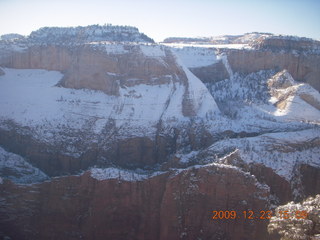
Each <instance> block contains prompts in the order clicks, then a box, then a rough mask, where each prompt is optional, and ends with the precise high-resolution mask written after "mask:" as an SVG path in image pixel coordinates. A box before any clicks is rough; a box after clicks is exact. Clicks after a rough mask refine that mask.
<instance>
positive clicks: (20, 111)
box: [0, 68, 217, 142]
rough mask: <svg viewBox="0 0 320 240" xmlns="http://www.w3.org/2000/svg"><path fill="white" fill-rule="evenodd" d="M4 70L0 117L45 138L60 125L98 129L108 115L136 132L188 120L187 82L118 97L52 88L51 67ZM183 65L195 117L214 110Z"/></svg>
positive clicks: (127, 89)
mask: <svg viewBox="0 0 320 240" xmlns="http://www.w3.org/2000/svg"><path fill="white" fill-rule="evenodd" d="M3 70H4V72H5V75H3V76H0V121H6V120H13V121H14V122H16V123H17V124H19V125H22V126H28V127H31V128H33V129H34V137H39V138H41V139H42V140H46V141H48V142H50V140H51V139H52V131H54V130H57V129H59V128H60V129H61V127H67V128H68V129H82V128H83V127H84V126H85V125H86V124H88V122H90V124H91V125H90V128H91V130H92V132H94V133H96V134H99V133H100V132H101V131H102V129H103V128H104V127H105V124H106V123H107V122H108V121H109V120H110V119H115V124H116V127H121V126H122V125H124V124H125V126H126V129H129V130H126V131H127V134H130V131H131V133H132V134H133V133H134V134H138V135H137V136H140V135H141V134H142V135H146V134H148V132H150V134H152V133H154V130H155V129H153V126H155V124H156V123H157V122H158V121H159V120H160V119H162V120H164V122H168V123H170V124H171V123H172V122H176V124H177V123H179V124H180V123H182V122H184V121H188V119H187V118H185V117H184V116H183V114H182V100H183V94H184V93H185V86H184V85H183V84H179V83H173V81H171V83H169V84H165V85H145V84H140V85H136V86H134V87H125V86H123V87H122V88H120V96H118V97H115V96H109V95H107V94H104V93H103V92H100V91H93V90H75V89H68V88H61V87H56V86H55V85H56V84H57V83H58V81H59V80H60V79H61V78H62V76H63V75H62V74H61V73H59V72H55V71H46V70H31V69H29V70H28V69H8V68H5V69H3ZM185 70H186V71H187V75H188V76H189V77H190V79H189V92H190V96H191V97H192V98H194V99H191V100H192V101H194V102H195V105H196V107H197V109H198V113H199V117H202V116H203V115H205V114H206V113H208V114H209V115H210V114H211V113H212V112H214V111H217V107H216V105H215V102H214V100H213V98H212V96H211V95H210V93H209V92H208V90H207V89H206V87H205V86H204V85H203V84H202V82H201V81H200V80H199V79H197V78H195V77H194V76H193V75H192V74H191V73H190V72H189V70H188V69H187V68H185ZM168 77H171V76H168ZM172 124H175V123H172ZM142 129H144V130H143V131H142ZM152 129H153V130H152ZM128 131H129V132H128ZM139 134H140V135H139Z"/></svg>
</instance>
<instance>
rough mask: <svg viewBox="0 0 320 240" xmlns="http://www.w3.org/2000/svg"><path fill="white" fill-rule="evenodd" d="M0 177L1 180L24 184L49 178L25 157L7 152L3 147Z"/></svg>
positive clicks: (0, 160)
mask: <svg viewBox="0 0 320 240" xmlns="http://www.w3.org/2000/svg"><path fill="white" fill-rule="evenodd" d="M0 176H1V177H0V178H3V179H9V180H11V181H13V182H15V183H22V184H23V183H24V184H28V183H34V182H40V181H43V180H46V179H47V178H48V176H47V175H46V174H44V173H43V172H42V171H40V170H39V169H38V168H36V167H33V166H32V165H31V164H30V163H28V162H27V161H26V160H25V159H24V158H23V157H21V156H19V155H17V154H14V153H10V152H7V151H6V150H4V149H3V148H2V147H0Z"/></svg>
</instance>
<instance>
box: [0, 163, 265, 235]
mask: <svg viewBox="0 0 320 240" xmlns="http://www.w3.org/2000/svg"><path fill="white" fill-rule="evenodd" d="M0 190H1V192H3V193H5V195H3V196H2V198H1V203H0V210H1V215H0V223H1V226H2V228H1V229H0V236H2V237H3V236H9V237H11V238H12V239H66V240H67V239H126V240H128V239H146V240H147V239H159V240H161V239H166V240H170V239H172V240H175V239H190V240H191V239H197V238H201V239H230V240H231V239H232V240H240V239H267V232H266V226H267V222H268V221H267V220H261V219H254V220H248V219H244V218H243V215H242V212H243V211H247V210H254V212H255V214H258V215H259V212H260V211H264V210H269V209H268V208H269V205H268V201H267V200H266V199H267V197H268V195H269V193H268V189H267V188H265V187H263V186H260V185H259V184H257V181H256V180H255V178H254V177H253V176H251V175H248V174H245V173H244V172H242V171H239V170H238V169H236V168H226V167H222V166H219V165H217V166H214V165H213V166H210V167H202V168H199V169H197V168H193V169H188V170H184V171H182V172H180V173H178V174H177V173H176V174H174V173H173V172H172V173H171V174H169V173H165V174H161V175H159V176H156V177H152V178H150V179H147V180H144V181H138V182H127V181H123V180H121V179H109V180H102V181H98V180H96V179H93V178H92V177H90V173H89V172H87V173H85V174H83V175H81V176H71V177H62V178H56V179H53V180H52V181H50V182H44V183H41V184H36V185H25V186H17V185H14V184H12V183H10V182H8V181H5V182H4V183H3V184H0ZM214 210H216V211H220V210H221V211H224V210H235V211H237V213H238V216H239V218H237V219H234V220H231V219H228V220H226V219H221V220H220V219H216V220H213V219H212V211H214ZM258 215H257V216H258Z"/></svg>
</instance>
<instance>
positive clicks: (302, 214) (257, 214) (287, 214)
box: [212, 210, 308, 220]
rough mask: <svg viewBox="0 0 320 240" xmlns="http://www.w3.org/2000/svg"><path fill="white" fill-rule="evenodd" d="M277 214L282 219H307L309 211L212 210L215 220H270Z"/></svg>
mask: <svg viewBox="0 0 320 240" xmlns="http://www.w3.org/2000/svg"><path fill="white" fill-rule="evenodd" d="M273 216H277V217H278V218H280V219H292V218H295V219H307V218H308V213H307V211H298V210H296V211H278V213H277V214H275V215H274V214H273V212H272V211H271V210H262V211H252V210H247V211H234V210H232V211H228V210H226V211H217V210H215V211H212V219H213V220H222V219H231V220H232V219H249V220H255V219H259V220H269V219H270V218H271V217H273Z"/></svg>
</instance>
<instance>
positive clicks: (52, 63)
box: [0, 44, 186, 95]
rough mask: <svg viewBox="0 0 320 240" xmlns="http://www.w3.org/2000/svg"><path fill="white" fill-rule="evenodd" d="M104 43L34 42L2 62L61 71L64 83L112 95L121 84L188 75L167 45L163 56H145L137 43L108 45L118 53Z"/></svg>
mask: <svg viewBox="0 0 320 240" xmlns="http://www.w3.org/2000/svg"><path fill="white" fill-rule="evenodd" d="M103 47H104V46H99V47H98V49H95V48H94V46H91V45H90V44H89V45H80V46H74V47H67V46H63V45H51V46H42V45H40V46H32V47H31V48H29V49H28V50H27V51H25V52H12V53H11V56H10V57H7V58H5V59H4V60H2V63H0V65H3V66H6V67H10V68H19V69H46V70H56V71H61V72H63V73H64V74H65V75H64V78H63V79H62V81H61V83H60V85H61V86H63V87H67V88H75V89H81V88H86V89H93V90H100V91H103V92H105V93H107V94H109V95H119V86H120V85H121V86H123V85H125V86H134V85H137V84H142V83H144V84H166V83H168V82H169V81H170V79H171V78H169V77H168V76H173V77H174V76H178V77H180V80H181V79H186V77H185V75H184V73H183V71H182V70H181V69H180V68H179V67H178V66H177V65H176V63H175V60H174V58H173V56H172V54H170V52H168V51H165V50H164V49H161V51H163V54H164V55H163V56H162V57H159V58H153V57H148V56H145V55H144V54H143V52H142V51H141V49H140V47H139V46H138V45H136V46H135V45H130V44H128V45H117V44H114V46H112V45H111V46H109V45H107V46H106V48H112V47H114V48H119V49H120V50H119V51H120V53H116V54H115V53H108V52H106V51H103V49H101V48H103ZM146 47H147V46H146ZM150 48H152V46H150ZM175 80H176V81H179V80H178V78H177V79H175Z"/></svg>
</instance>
